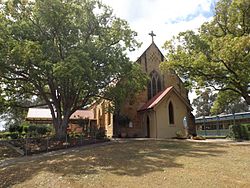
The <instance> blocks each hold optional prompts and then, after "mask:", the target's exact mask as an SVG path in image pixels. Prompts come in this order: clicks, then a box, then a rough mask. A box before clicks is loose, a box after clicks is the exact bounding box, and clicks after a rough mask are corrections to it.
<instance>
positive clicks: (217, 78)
mask: <svg viewBox="0 0 250 188" xmlns="http://www.w3.org/2000/svg"><path fill="white" fill-rule="evenodd" d="M165 48H166V49H167V50H168V52H169V53H168V54H167V56H166V59H167V60H166V62H163V63H162V64H161V67H162V69H163V70H164V69H174V70H175V71H176V72H177V73H178V74H179V75H180V76H182V77H183V78H184V79H185V81H186V83H188V84H189V85H191V86H193V87H199V88H203V87H213V88H214V89H215V90H218V91H232V92H234V93H235V94H236V95H238V96H239V97H243V98H244V100H245V101H246V103H247V104H248V105H250V89H249V87H250V83H249V82H250V74H249V72H250V66H249V62H250V1H249V0H220V1H219V2H218V3H217V5H216V8H215V15H214V17H213V20H212V21H210V22H207V23H204V24H203V25H202V26H201V27H200V28H199V31H198V32H197V33H195V32H194V31H186V32H181V33H179V35H178V36H177V37H174V38H173V39H171V40H170V41H167V42H166V43H165Z"/></svg>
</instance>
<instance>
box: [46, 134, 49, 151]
mask: <svg viewBox="0 0 250 188" xmlns="http://www.w3.org/2000/svg"><path fill="white" fill-rule="evenodd" d="M46 144H47V147H46V151H47V152H49V137H47V142H46Z"/></svg>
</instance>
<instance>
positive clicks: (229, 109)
mask: <svg viewBox="0 0 250 188" xmlns="http://www.w3.org/2000/svg"><path fill="white" fill-rule="evenodd" d="M246 111H248V105H247V104H246V102H245V101H244V100H242V98H241V97H240V96H239V95H238V94H237V93H235V92H232V91H224V92H219V93H218V96H217V98H216V100H215V102H214V104H213V107H212V108H211V114H212V115H216V114H220V113H226V114H232V113H238V112H246Z"/></svg>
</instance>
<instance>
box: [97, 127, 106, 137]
mask: <svg viewBox="0 0 250 188" xmlns="http://www.w3.org/2000/svg"><path fill="white" fill-rule="evenodd" d="M105 137H106V130H105V129H104V128H103V127H100V128H99V129H98V130H97V132H96V138H97V139H102V138H105Z"/></svg>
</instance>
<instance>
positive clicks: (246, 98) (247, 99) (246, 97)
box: [244, 95, 250, 105]
mask: <svg viewBox="0 0 250 188" xmlns="http://www.w3.org/2000/svg"><path fill="white" fill-rule="evenodd" d="M244 99H245V100H246V103H247V104H248V105H250V96H248V95H246V96H244Z"/></svg>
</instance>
